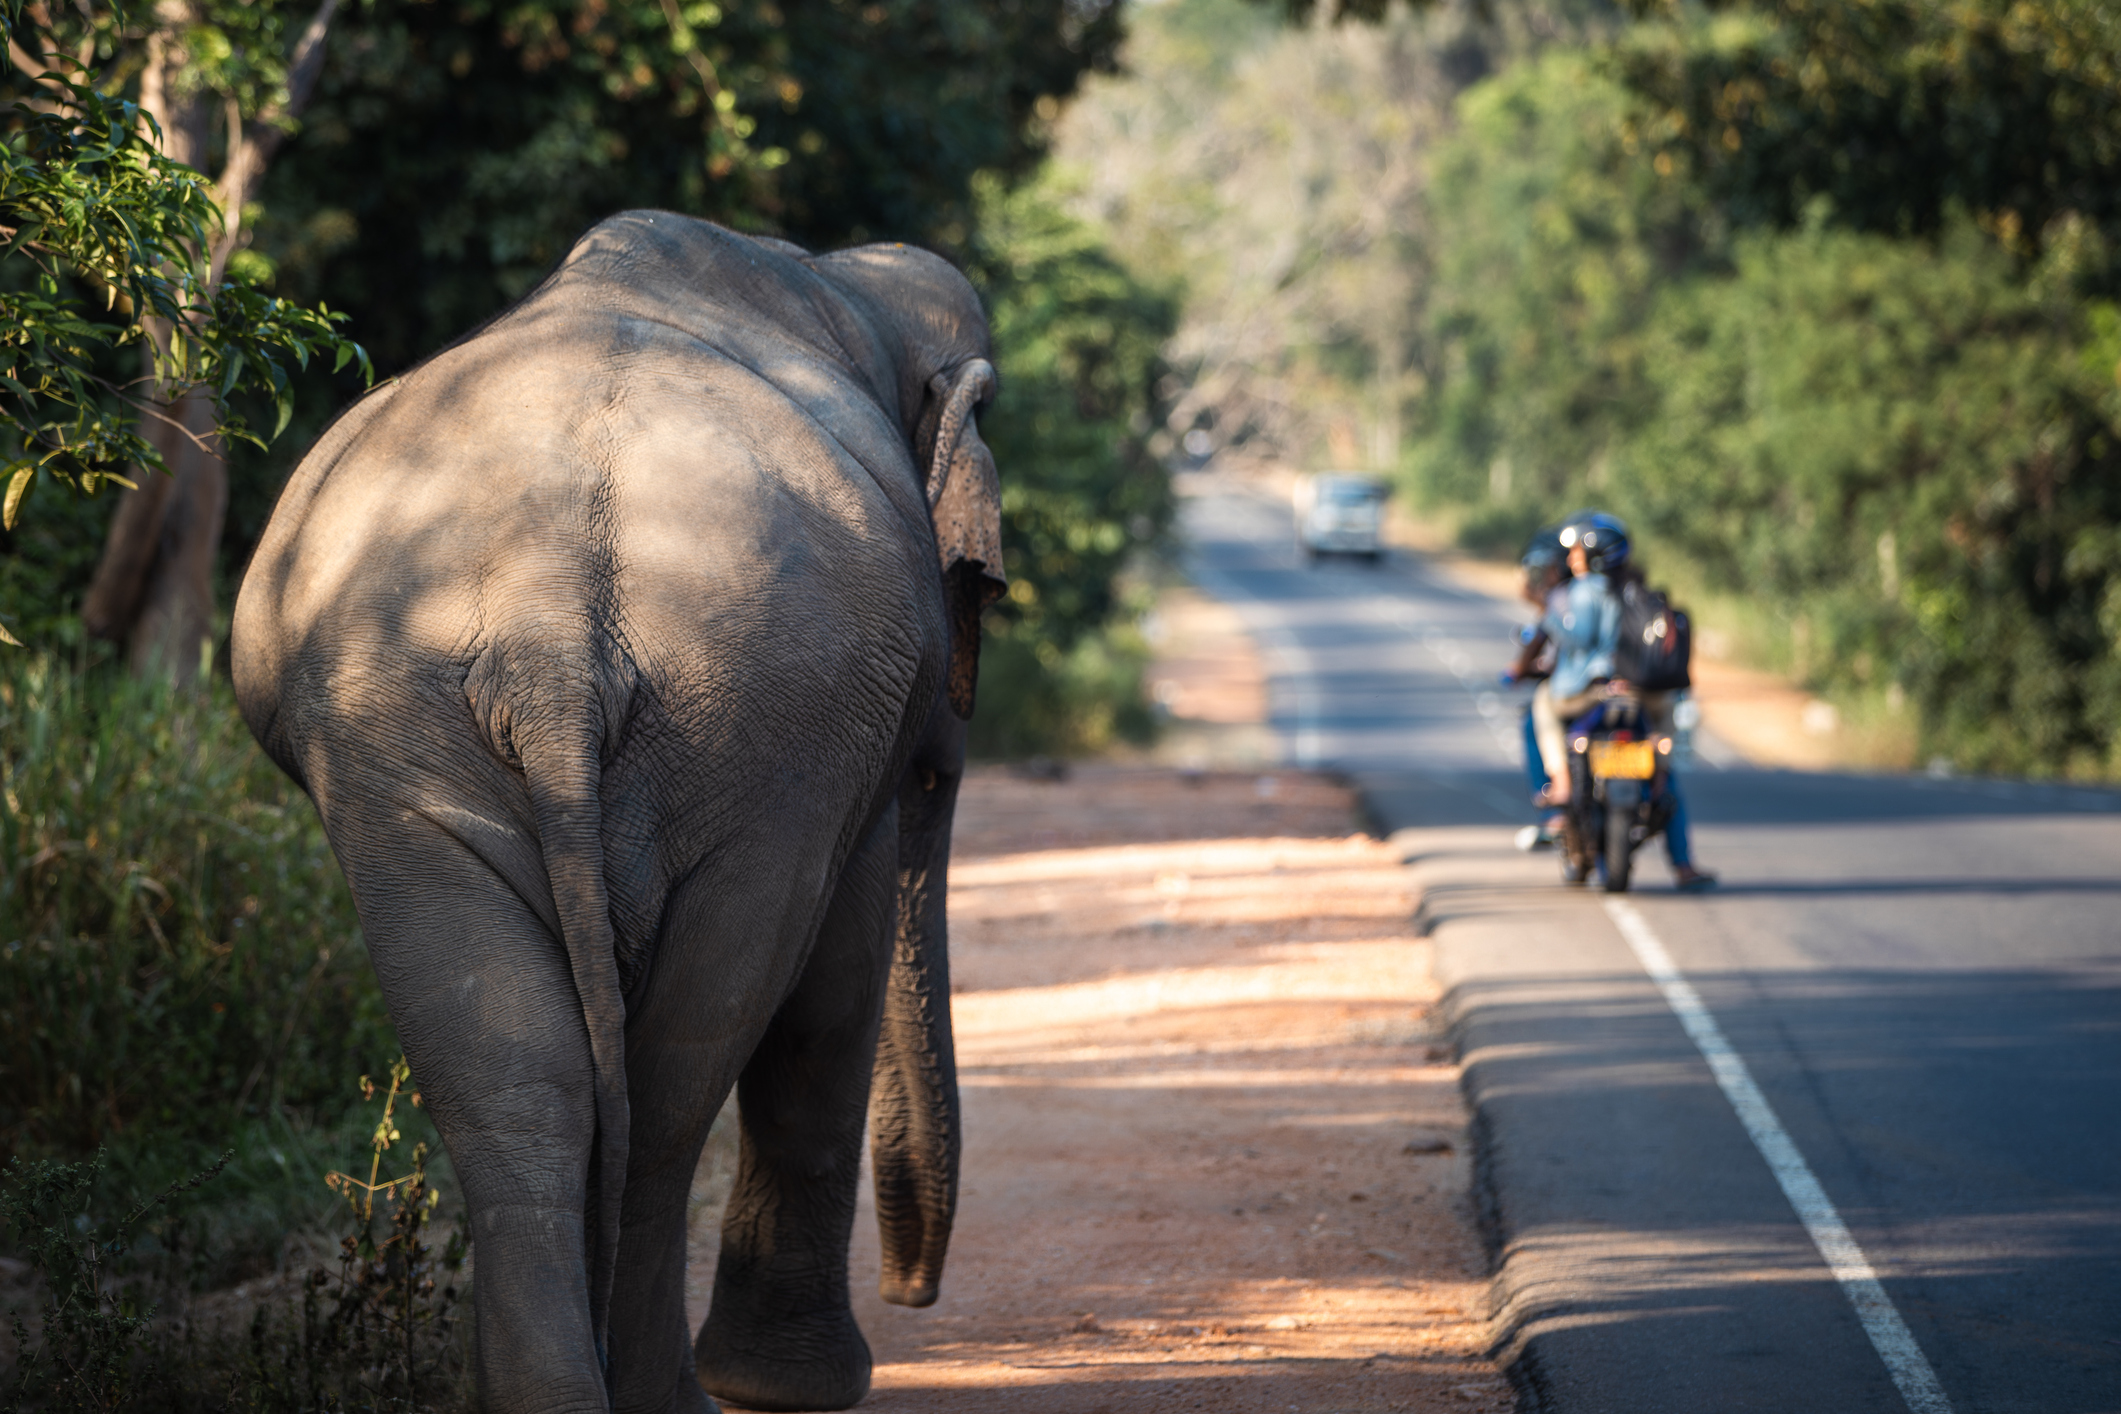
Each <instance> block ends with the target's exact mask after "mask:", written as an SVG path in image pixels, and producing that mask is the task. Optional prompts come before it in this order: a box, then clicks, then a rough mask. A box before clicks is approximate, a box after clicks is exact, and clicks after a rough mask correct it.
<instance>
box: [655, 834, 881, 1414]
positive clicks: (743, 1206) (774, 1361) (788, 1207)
mask: <svg viewBox="0 0 2121 1414" xmlns="http://www.w3.org/2000/svg"><path fill="white" fill-rule="evenodd" d="M896 817H897V809H896V807H895V806H894V807H893V808H892V809H891V810H890V811H888V812H886V817H885V819H884V820H882V821H881V822H880V823H879V824H878V826H877V828H876V829H875V831H874V832H872V834H871V835H870V837H869V839H868V840H867V841H865V842H864V844H863V845H862V847H861V849H859V850H858V851H857V852H856V854H855V856H854V858H853V859H852V860H850V861H849V862H848V864H847V867H846V869H845V871H844V872H843V873H842V874H841V876H840V884H839V888H838V891H837V893H836V894H835V895H834V897H833V901H832V905H831V907H830V909H829V910H828V912H827V913H826V916H825V922H824V926H823V928H822V930H821V931H820V933H819V935H818V940H817V946H816V947H815V949H813V950H812V953H811V956H810V961H809V963H808V965H807V966H806V967H805V969H804V972H803V976H802V979H801V980H800V981H799V982H798V983H797V985H796V988H795V991H794V992H793V994H792V995H790V997H789V998H788V1000H787V1002H786V1003H784V1004H783V1005H782V1007H781V1009H780V1010H779V1012H778V1013H776V1014H775V1016H774V1018H773V1022H772V1024H771V1025H770V1026H769V1027H768V1028H767V1030H766V1034H765V1036H764V1038H763V1039H762V1040H761V1041H760V1043H759V1046H758V1049H757V1050H756V1051H754V1052H753V1053H752V1056H751V1060H750V1063H749V1064H748V1065H746V1066H745V1068H744V1073H743V1076H742V1079H741V1080H740V1081H739V1084H738V1103H739V1108H740V1110H741V1113H742V1127H741V1133H742V1144H743V1151H742V1158H741V1160H740V1163H739V1167H738V1171H737V1181H736V1189H735V1192H734V1193H732V1194H731V1195H730V1199H729V1210H728V1213H727V1215H726V1216H725V1218H724V1219H723V1224H722V1252H721V1262H720V1265H719V1266H717V1267H716V1269H715V1279H714V1304H713V1306H712V1307H711V1308H710V1309H709V1312H708V1315H707V1321H706V1324H705V1325H704V1326H702V1327H701V1329H700V1336H699V1341H698V1343H697V1345H696V1347H695V1352H696V1356H697V1360H698V1368H699V1378H700V1383H701V1384H702V1385H703V1386H705V1387H706V1388H707V1389H708V1391H710V1392H711V1393H713V1394H716V1395H719V1396H721V1397H722V1398H724V1399H727V1400H730V1401H731V1402H733V1403H736V1404H740V1405H743V1406H744V1407H745V1408H747V1409H763V1410H794V1409H845V1408H847V1407H848V1406H850V1405H852V1404H854V1403H855V1402H856V1401H857V1400H859V1399H860V1398H861V1397H862V1396H863V1395H864V1394H867V1393H868V1391H869V1344H868V1342H867V1341H865V1340H864V1339H863V1338H862V1333H861V1329H860V1327H858V1326H857V1325H856V1324H855V1321H854V1310H853V1307H852V1305H851V1304H850V1303H849V1301H848V1295H847V1243H848V1240H849V1238H850V1237H851V1236H852V1235H853V1231H854V1206H855V1189H856V1180H857V1178H858V1176H859V1170H860V1166H861V1155H862V1132H863V1127H864V1125H865V1123H866V1121H867V1117H868V1108H869V1074H870V1069H871V1067H872V1065H873V1064H874V1062H875V1058H876V1037H877V1026H878V1023H879V1019H880V1016H881V1014H882V1008H883V996H884V986H885V981H886V978H887V976H888V975H889V970H890V965H891V942H892V910H893V906H894V902H895V898H896V888H897V873H898V821H897V818H896Z"/></svg>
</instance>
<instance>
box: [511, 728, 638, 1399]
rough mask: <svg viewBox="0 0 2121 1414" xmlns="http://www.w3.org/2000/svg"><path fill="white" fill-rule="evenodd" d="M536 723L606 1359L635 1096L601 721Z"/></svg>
mask: <svg viewBox="0 0 2121 1414" xmlns="http://www.w3.org/2000/svg"><path fill="white" fill-rule="evenodd" d="M564 715H565V716H566V717H567V718H569V720H562V721H553V720H550V719H548V720H546V721H544V722H543V723H541V724H540V725H539V727H537V728H530V729H526V727H525V726H518V728H517V729H516V732H515V746H516V749H517V750H518V752H519V753H520V754H521V759H522V762H523V776H524V780H525V781H526V782H527V783H528V785H529V787H530V802H531V809H532V811H533V812H534V813H535V815H536V819H537V825H538V838H539V841H540V843H541V845H542V847H543V849H544V854H545V873H546V877H547V879H548V880H549V881H550V883H551V886H552V902H553V906H554V908H555V910H556V911H557V912H558V914H559V919H560V932H561V934H562V937H563V940H564V942H565V944H566V948H567V962H568V966H569V967H570V968H571V969H572V971H573V973H574V987H575V993H576V996H577V997H578V998H579V999H580V1001H581V1006H582V1020H583V1022H584V1024H585V1025H586V1026H587V1028H588V1031H589V1055H590V1063H591V1066H592V1067H593V1069H594V1075H595V1084H596V1124H597V1132H596V1143H595V1148H594V1150H593V1151H592V1158H591V1164H590V1171H589V1198H588V1211H587V1213H586V1214H585V1217H586V1220H587V1223H588V1232H587V1234H586V1236H587V1251H586V1253H585V1256H586V1259H587V1263H588V1269H589V1273H588V1274H589V1315H590V1325H591V1329H592V1330H593V1332H594V1333H595V1338H596V1343H597V1353H598V1357H599V1358H600V1359H601V1358H603V1356H604V1351H605V1349H606V1344H605V1327H606V1324H607V1322H608V1320H609V1316H610V1310H611V1285H612V1271H613V1268H614V1266H615V1265H616V1263H617V1261H618V1252H619V1205H620V1202H621V1200H622V1199H623V1198H624V1196H625V1192H626V1152H627V1141H628V1130H629V1127H630V1124H631V1119H630V1115H629V1112H628V1109H627V1102H626V1003H625V998H624V995H623V994H622V992H621V990H620V986H619V967H618V954H617V943H616V940H615V938H614V936H613V932H612V926H611V904H610V899H609V897H608V896H607V894H606V892H605V887H604V838H603V834H604V831H603V804H602V800H601V797H600V791H599V787H600V785H601V782H602V774H603V772H602V768H601V766H600V764H599V756H598V741H599V724H598V723H596V722H594V721H591V720H588V718H589V716H590V715H591V714H588V713H576V714H564Z"/></svg>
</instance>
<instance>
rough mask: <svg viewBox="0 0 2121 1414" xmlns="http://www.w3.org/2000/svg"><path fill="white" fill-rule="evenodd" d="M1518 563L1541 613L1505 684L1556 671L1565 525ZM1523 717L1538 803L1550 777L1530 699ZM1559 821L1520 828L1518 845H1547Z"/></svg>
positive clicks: (1529, 598) (1522, 590) (1545, 533)
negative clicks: (1550, 633)
mask: <svg viewBox="0 0 2121 1414" xmlns="http://www.w3.org/2000/svg"><path fill="white" fill-rule="evenodd" d="M1517 563H1518V565H1519V567H1520V568H1521V569H1522V570H1523V571H1524V578H1523V580H1522V581H1521V582H1520V583H1519V585H1518V591H1517V592H1518V594H1519V596H1520V597H1522V598H1523V599H1524V601H1525V602H1526V603H1527V604H1530V605H1531V606H1532V607H1533V608H1535V609H1537V610H1539V614H1540V617H1539V618H1538V619H1537V620H1535V621H1534V622H1533V623H1532V624H1531V626H1530V627H1528V628H1526V629H1525V630H1524V631H1523V632H1522V633H1520V634H1519V635H1518V648H1517V657H1516V659H1515V660H1514V661H1512V662H1511V664H1510V666H1509V667H1508V668H1507V669H1505V670H1504V671H1503V673H1502V685H1503V686H1504V687H1515V686H1516V685H1517V684H1518V683H1520V682H1531V683H1538V682H1540V681H1542V680H1544V679H1545V678H1546V677H1547V676H1548V675H1549V674H1550V673H1552V672H1553V671H1554V659H1555V648H1554V643H1553V640H1552V639H1550V638H1548V637H1547V633H1546V628H1545V620H1546V617H1547V614H1548V613H1549V611H1550V610H1551V609H1553V608H1554V607H1555V605H1556V601H1557V600H1558V597H1559V596H1560V595H1561V593H1562V592H1563V590H1564V589H1565V588H1566V587H1567V585H1568V582H1569V557H1568V552H1567V551H1566V550H1564V549H1563V548H1562V545H1561V527H1560V526H1558V525H1550V526H1548V527H1547V528H1546V529H1544V530H1541V531H1539V532H1537V533H1536V534H1534V535H1533V536H1532V538H1531V540H1530V541H1529V542H1527V543H1526V545H1525V548H1524V553H1523V554H1522V555H1520V556H1519V557H1518V561H1517ZM1522 722H1523V730H1524V768H1525V780H1526V783H1527V785H1528V787H1529V791H1530V795H1531V798H1532V802H1533V803H1534V804H1535V805H1536V804H1539V803H1540V802H1541V800H1542V798H1543V792H1544V791H1545V790H1546V787H1547V779H1548V778H1547V772H1546V766H1545V763H1544V762H1543V761H1542V759H1541V757H1540V754H1539V737H1538V735H1537V734H1536V733H1535V732H1534V730H1533V727H1532V707H1531V704H1530V703H1529V702H1528V703H1526V704H1525V709H1524V714H1523V719H1522ZM1561 824H1562V820H1561V816H1560V815H1559V814H1549V815H1547V816H1546V818H1544V819H1542V820H1541V821H1540V823H1538V824H1536V825H1527V826H1525V827H1524V828H1523V829H1522V830H1519V831H1518V832H1517V847H1518V848H1519V849H1522V850H1534V849H1544V848H1546V847H1547V846H1549V845H1551V844H1553V843H1554V842H1555V840H1556V839H1557V838H1558V837H1559V835H1560V832H1561Z"/></svg>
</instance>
